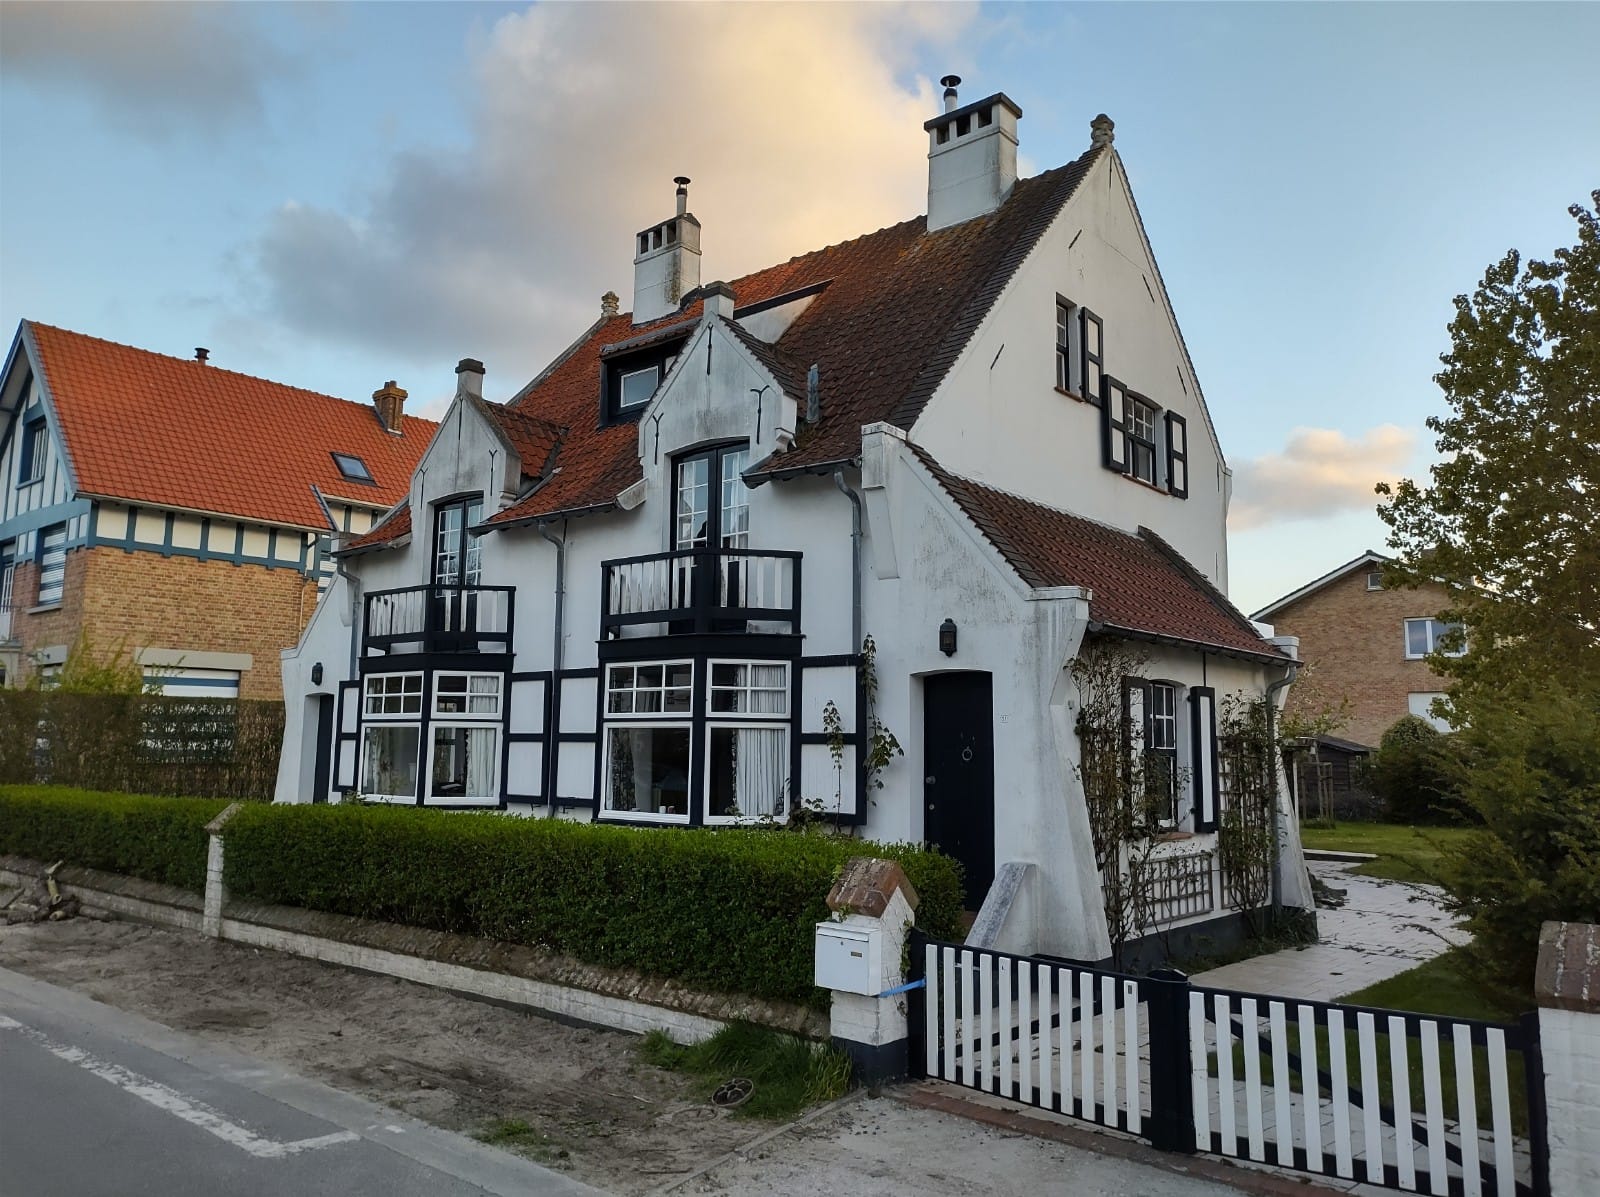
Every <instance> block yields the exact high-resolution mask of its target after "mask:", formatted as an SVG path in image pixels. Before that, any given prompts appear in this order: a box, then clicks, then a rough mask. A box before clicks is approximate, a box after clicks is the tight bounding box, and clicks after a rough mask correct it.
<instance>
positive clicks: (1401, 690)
mask: <svg viewBox="0 0 1600 1197" xmlns="http://www.w3.org/2000/svg"><path fill="white" fill-rule="evenodd" d="M1388 560H1389V558H1387V557H1385V556H1383V555H1382V554H1381V553H1376V552H1373V551H1372V550H1370V549H1369V550H1368V551H1367V552H1365V553H1362V554H1361V556H1359V557H1357V558H1356V559H1355V560H1353V561H1347V562H1345V563H1344V564H1343V565H1341V566H1339V568H1338V569H1335V570H1333V571H1332V572H1330V573H1326V574H1324V575H1323V576H1322V577H1320V578H1317V579H1316V580H1315V581H1313V582H1308V583H1307V584H1306V585H1304V586H1302V587H1300V588H1299V589H1298V590H1294V591H1291V592H1290V593H1288V594H1286V595H1284V596H1283V597H1282V598H1280V599H1277V600H1276V601H1274V602H1271V603H1268V604H1267V605H1266V606H1265V607H1263V608H1261V610H1259V611H1257V612H1256V613H1255V614H1254V615H1253V616H1252V617H1251V618H1253V619H1257V620H1270V621H1271V623H1272V626H1273V627H1274V628H1276V629H1277V631H1278V632H1279V633H1280V634H1282V635H1285V636H1298V637H1299V638H1300V660H1301V661H1302V662H1303V663H1304V665H1305V667H1306V670H1307V672H1308V674H1309V677H1308V682H1309V684H1307V685H1305V686H1303V687H1295V688H1293V689H1291V690H1290V692H1289V701H1288V704H1287V706H1286V708H1285V709H1286V711H1287V712H1288V713H1289V714H1291V715H1292V714H1306V713H1308V712H1307V711H1306V710H1305V706H1306V705H1307V704H1308V703H1310V702H1312V701H1319V702H1320V701H1323V700H1329V699H1331V700H1333V701H1337V700H1338V699H1339V698H1340V697H1341V696H1342V697H1344V698H1347V699H1348V700H1349V702H1350V718H1349V721H1348V722H1347V723H1346V724H1345V725H1344V726H1343V727H1342V728H1340V729H1339V735H1340V736H1342V737H1345V738H1346V739H1348V740H1350V741H1353V742H1354V743H1355V744H1358V745H1365V746H1366V747H1368V748H1374V747H1376V746H1377V744H1378V741H1379V739H1381V738H1382V736H1383V733H1384V732H1385V731H1386V730H1387V729H1388V728H1389V727H1390V725H1392V724H1393V723H1394V722H1395V720H1397V719H1400V718H1402V717H1403V716H1405V715H1420V716H1422V717H1423V718H1424V719H1428V720H1429V721H1430V722H1432V723H1433V724H1434V725H1435V726H1437V727H1439V728H1441V729H1442V730H1448V729H1447V728H1446V727H1445V725H1444V724H1443V723H1442V722H1441V721H1440V720H1438V719H1435V718H1433V716H1432V715H1430V713H1429V707H1430V706H1431V704H1432V702H1433V700H1434V699H1435V698H1438V697H1440V696H1441V695H1443V694H1444V692H1445V690H1446V688H1447V686H1448V682H1447V681H1446V680H1445V679H1444V678H1442V677H1440V676H1439V675H1438V674H1437V673H1435V672H1434V671H1433V670H1432V669H1431V668H1429V666H1428V662H1427V660H1426V659H1425V658H1426V657H1427V655H1428V653H1429V652H1430V651H1431V650H1432V649H1433V647H1434V645H1435V644H1436V643H1437V642H1438V640H1439V637H1440V635H1441V634H1442V631H1443V629H1444V628H1445V626H1446V625H1445V624H1444V623H1443V622H1442V621H1441V620H1439V619H1438V618H1437V616H1438V613H1439V612H1440V611H1442V610H1443V609H1444V608H1445V607H1446V605H1447V604H1448V599H1447V597H1446V594H1445V588H1444V587H1443V586H1441V585H1429V586H1419V587H1417V588H1416V589H1414V590H1413V589H1398V590H1390V589H1386V588H1385V587H1384V585H1383V576H1382V571H1383V567H1384V565H1385V563H1386V562H1388ZM1311 679H1314V681H1312V680H1311ZM1297 704H1298V705H1297Z"/></svg>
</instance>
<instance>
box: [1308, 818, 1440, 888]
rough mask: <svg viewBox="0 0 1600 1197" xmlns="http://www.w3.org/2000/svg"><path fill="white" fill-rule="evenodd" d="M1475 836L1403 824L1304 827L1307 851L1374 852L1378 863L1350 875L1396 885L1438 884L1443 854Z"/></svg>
mask: <svg viewBox="0 0 1600 1197" xmlns="http://www.w3.org/2000/svg"><path fill="white" fill-rule="evenodd" d="M1470 834H1472V829H1471V828H1467V827H1409V826H1406V825H1405V824H1402V823H1340V824H1339V825H1338V826H1336V827H1332V828H1327V827H1302V828H1301V829H1300V839H1301V842H1302V843H1304V844H1305V846H1306V847H1307V848H1322V849H1325V850H1328V851H1333V852H1372V853H1375V854H1376V855H1377V857H1378V859H1377V860H1369V861H1367V862H1366V863H1365V864H1361V865H1357V866H1356V867H1355V868H1354V869H1352V870H1351V872H1353V873H1356V874H1359V875H1360V876H1363V877H1388V878H1391V879H1392V880H1395V881H1425V882H1434V883H1436V882H1437V878H1438V875H1439V865H1440V862H1441V861H1442V860H1443V857H1444V850H1445V849H1446V848H1448V847H1451V846H1453V845H1455V844H1458V843H1460V842H1461V841H1462V840H1463V839H1464V838H1465V837H1466V836H1468V835H1470Z"/></svg>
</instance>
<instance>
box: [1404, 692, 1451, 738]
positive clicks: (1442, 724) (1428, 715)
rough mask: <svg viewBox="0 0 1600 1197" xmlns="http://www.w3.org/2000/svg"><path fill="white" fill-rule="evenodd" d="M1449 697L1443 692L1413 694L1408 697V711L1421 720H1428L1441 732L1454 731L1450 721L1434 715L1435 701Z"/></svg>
mask: <svg viewBox="0 0 1600 1197" xmlns="http://www.w3.org/2000/svg"><path fill="white" fill-rule="evenodd" d="M1448 697H1449V696H1448V695H1447V694H1445V693H1444V692H1443V691H1441V690H1432V691H1418V692H1413V693H1411V694H1407V695H1406V710H1408V711H1410V712H1411V713H1412V714H1413V715H1415V716H1417V718H1419V719H1426V720H1427V721H1428V722H1429V723H1431V724H1432V725H1433V726H1434V727H1435V728H1437V729H1438V730H1439V731H1442V732H1447V731H1450V730H1452V729H1451V727H1450V723H1449V721H1448V720H1446V719H1442V718H1440V717H1439V716H1438V715H1435V714H1434V713H1433V704H1434V700H1435V699H1440V698H1448Z"/></svg>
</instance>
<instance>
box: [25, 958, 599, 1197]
mask: <svg viewBox="0 0 1600 1197" xmlns="http://www.w3.org/2000/svg"><path fill="white" fill-rule="evenodd" d="M596 1192H597V1190H595V1189H591V1188H588V1187H587V1186H585V1185H582V1184H579V1183H578V1182H577V1181H574V1180H572V1179H570V1178H569V1177H566V1176H563V1175H561V1174H560V1173H557V1172H552V1171H550V1170H549V1169H546V1168H541V1167H539V1166H538V1165H536V1164H533V1163H531V1162H529V1161H526V1160H523V1159H521V1158H520V1157H517V1156H513V1155H509V1154H507V1153H505V1152H502V1151H499V1150H497V1149H494V1148H490V1147H486V1146H484V1145H482V1144H479V1143H476V1142H473V1141H472V1140H470V1139H466V1138H463V1137H461V1136H459V1135H453V1134H450V1133H449V1132H447V1131H442V1130H439V1129H437V1128H435V1127H430V1126H427V1125H425V1124H423V1123H420V1122H417V1121H415V1120H413V1119H410V1118H406V1117H404V1116H402V1115H398V1114H396V1113H395V1112H394V1111H392V1110H389V1109H386V1108H384V1107H382V1106H377V1105H373V1104H371V1103H370V1102H366V1101H363V1100H362V1099H360V1098H357V1097H354V1096H351V1095H350V1094H347V1093H340V1092H338V1091H337V1090H334V1089H330V1088H328V1087H327V1086H325V1085H321V1084H318V1083H316V1082H314V1081H308V1080H306V1079H304V1078H302V1077H298V1076H295V1075H294V1074H292V1073H289V1072H286V1071H284V1070H283V1069H282V1068H279V1067H278V1066H276V1065H273V1064H269V1063H266V1062H264V1061H261V1060H256V1059H253V1058H251V1057H248V1056H244V1055H240V1054H238V1053H233V1052H228V1051H226V1050H222V1049H218V1048H213V1047H210V1046H209V1045H205V1044H202V1043H200V1042H199V1041H198V1040H195V1039H193V1038H191V1037H190V1036H187V1035H182V1034H179V1033H177V1032H174V1031H171V1030H169V1029H167V1028H166V1027H162V1026H160V1025H159V1024H157V1023H153V1022H151V1021H149V1020H148V1019H144V1018H140V1017H139V1016H137V1015H134V1014H128V1013H125V1012H123V1011H120V1010H116V1009H113V1008H112V1007H110V1006H106V1005H103V1004H101V1003H100V1002H96V1001H94V1000H92V999H90V998H86V997H84V996H82V995H80V994H76V993H73V992H71V991H69V990H66V989H61V988H59V987H57V986H54V985H48V984H46V983H44V982H42V981H36V980H33V979H32V978H30V977H25V976H23V975H21V974H20V973H14V972H11V971H9V970H6V969H0V1197H11V1195H12V1194H19V1195H20V1194H30V1195H37V1197H49V1195H51V1194H66V1193H71V1194H73V1195H74V1197H102V1195H103V1197H135V1195H138V1194H151V1195H158V1197H211V1195H213V1194H228V1195H229V1197H257V1195H260V1197H280V1195H281V1197H316V1195H320V1194H329V1195H330V1197H332V1195H335V1194H337V1195H338V1197H410V1195H412V1194H417V1195H418V1197H421V1195H423V1194H426V1195H427V1197H458V1195H467V1194H474V1195H477V1194H484V1193H491V1194H507V1195H511V1194H516V1195H518V1197H578V1195H589V1194H595V1193H596Z"/></svg>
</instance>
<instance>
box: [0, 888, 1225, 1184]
mask: <svg viewBox="0 0 1600 1197" xmlns="http://www.w3.org/2000/svg"><path fill="white" fill-rule="evenodd" d="M0 967H5V968H10V969H14V970H16V971H18V972H22V973H26V974H28V975H30V976H33V977H36V978H39V979H40V980H43V981H48V982H51V983H53V984H57V985H62V986H65V987H68V988H71V989H75V990H78V991H79V992H82V993H85V994H87V995H89V996H90V997H93V998H96V999H98V1000H99V1001H102V1002H105V1003H107V1004H108V1005H112V1006H117V1007H120V1008H122V1009H124V1010H130V1011H133V1012H135V1013H138V1014H142V1015H144V1016H145V1017H147V1018H150V1019H153V1020H155V1021H157V1022H160V1023H164V1024H165V1025H167V1026H170V1027H173V1028H176V1029H178V1030H182V1031H186V1032H188V1033H190V1034H193V1035H196V1036H198V1037H200V1038H202V1039H207V1040H211V1041H214V1042H216V1043H219V1044H224V1045H227V1046H229V1047H232V1048H234V1049H236V1050H239V1051H243V1052H247V1053H250V1054H252V1055H255V1056H259V1057H263V1058H266V1059H269V1060H272V1061H274V1062H276V1063H279V1064H282V1065H284V1066H286V1067H288V1068H290V1069H292V1070H294V1071H295V1072H298V1073H301V1074H303V1075H306V1076H310V1077H313V1078H315V1079H317V1080H320V1081H323V1082H324V1083H326V1084H329V1085H332V1086H334V1087H335V1088H338V1089H343V1090H346V1091H348V1092H353V1093H358V1094H360V1095H361V1096H363V1097H366V1098H368V1099H370V1100H374V1101H378V1102H382V1103H386V1104H388V1105H390V1106H393V1107H394V1108H396V1109H399V1110H403V1111H405V1112H406V1113H408V1114H411V1115H412V1116H414V1117H417V1118H420V1119H423V1120H425V1121H427V1122H431V1123H434V1124H435V1125H438V1126H441V1127H444V1128H446V1129H448V1130H454V1131H460V1132H464V1133H468V1134H474V1133H480V1132H483V1131H485V1130H488V1129H490V1128H491V1127H493V1126H494V1125H496V1124H497V1123H500V1122H502V1121H503V1120H512V1119H514V1120H519V1121H521V1122H524V1123H527V1124H528V1126H529V1127H530V1128H532V1133H531V1134H528V1135H522V1136H519V1137H518V1138H517V1139H516V1140H515V1141H506V1142H502V1143H501V1146H503V1147H505V1148H506V1149H508V1150H517V1151H521V1152H522V1153H523V1154H526V1155H528V1156H529V1157H531V1158H533V1159H535V1160H537V1161H538V1162H540V1163H542V1164H545V1165H547V1166H550V1167H555V1168H558V1169H562V1170H564V1171H567V1172H569V1173H571V1174H572V1175H573V1176H575V1177H577V1178H578V1179H580V1180H583V1181H586V1182H588V1183H589V1184H592V1185H595V1186H597V1187H599V1188H603V1189H607V1190H609V1191H611V1192H615V1193H620V1194H642V1193H649V1192H652V1191H654V1190H658V1189H664V1188H669V1187H670V1188H673V1189H674V1191H675V1192H677V1193H693V1194H711V1193H714V1194H739V1195H740V1197H744V1195H749V1197H758V1195H759V1197H786V1195H788V1194H794V1193H799V1194H805V1197H834V1195H838V1197H846V1195H848V1197H860V1195H863V1194H870V1195H872V1197H958V1195H963V1197H964V1195H968V1194H978V1193H995V1194H1016V1195H1017V1197H1023V1195H1027V1197H1035V1195H1037V1194H1039V1193H1071V1194H1073V1195H1074V1197H1093V1195H1096V1194H1119V1195H1121V1194H1125V1195H1127V1197H1228V1194H1230V1193H1231V1192H1232V1191H1233V1190H1232V1189H1231V1188H1230V1187H1225V1186H1224V1185H1221V1184H1218V1183H1216V1182H1215V1181H1214V1180H1203V1179H1200V1178H1199V1177H1195V1176H1183V1175H1175V1174H1173V1173H1172V1172H1170V1171H1166V1170H1163V1169H1158V1168H1155V1167H1151V1166H1149V1165H1147V1164H1140V1163H1136V1162H1132V1161H1129V1160H1122V1159H1112V1158H1107V1157H1105V1156H1103V1155H1101V1154H1099V1153H1096V1152H1092V1151H1085V1150H1082V1149H1080V1148H1075V1147H1070V1146H1066V1145H1064V1144H1061V1143H1055V1142H1048V1141H1045V1140H1042V1139H1036V1138H1033V1137H1031V1136H1027V1135H1019V1134H1016V1133H1014V1132H1010V1131H1005V1130H1000V1129H995V1128H992V1127H988V1126H984V1125H980V1124H978V1123H975V1122H972V1121H969V1120H967V1119H964V1118H956V1117H952V1116H950V1115H949V1114H944V1113H940V1112H937V1111H934V1110H928V1109H918V1108H914V1107H912V1106H909V1105H906V1104H904V1103H902V1102H900V1101H892V1100H871V1099H868V1098H866V1097H864V1096H862V1095H859V1094H858V1095H856V1096H855V1097H854V1098H852V1099H847V1100H846V1101H845V1102H844V1103H842V1104H840V1105H839V1106H836V1107H831V1108H825V1109H822V1110H819V1111H816V1112H814V1114H813V1116H811V1117H809V1118H807V1119H805V1120H804V1124H803V1125H800V1126H797V1127H790V1128H787V1129H780V1128H778V1127H775V1126H774V1124H772V1123H765V1122H759V1121H754V1120H751V1119H739V1118H733V1117H731V1116H729V1115H728V1114H726V1113H723V1112H719V1111H715V1110H713V1109H711V1108H710V1107H709V1106H708V1105H706V1104H705V1103H703V1102H700V1101H697V1100H695V1099H694V1098H692V1097H691V1096H690V1095H689V1094H688V1093H687V1091H686V1088H685V1085H684V1083H683V1082H682V1081H681V1079H680V1078H679V1077H677V1076H676V1075H674V1074H671V1073H665V1072H661V1071H660V1070H658V1069H656V1068H653V1067H651V1066H650V1065H648V1064H645V1063H643V1062H642V1061H640V1060H639V1059H638V1056H637V1048H638V1044H639V1040H638V1039H637V1038H635V1037H634V1036H631V1035H623V1034H618V1033H614V1032H609V1031H598V1030H593V1029H589V1028H583V1027H571V1026H565V1025H563V1024H560V1023H557V1022H553V1021H550V1020H549V1019H544V1018H538V1017H535V1016H533V1015H530V1014H526V1013H522V1012H520V1011H516V1010H511V1009H506V1008H502V1007H499V1006H493V1005H488V1004H485V1003H483V1002H479V1001H473V1000H469V999H467V998H461V997H457V996H455V995H453V994H449V993H445V992H443V991H440V990H436V989H429V988H426V987H424V986H421V985H415V984H412V983H410V982H407V981H399V980H395V979H394V978H390V977H379V976H373V975H370V974H366V973H358V972H354V971H351V970H348V969H343V968H340V967H337V966H335V965H329V964H323V963H320V962H318V961H312V960H302V959H300V958H298V957H294V956H285V955H280V954H277V953H274V952H268V951H263V950H260V949H257V948H248V947H241V946H239V945H237V944H230V943H223V942H219V941H216V940H210V939H205V938H202V937H201V936H199V935H195V934H192V933H185V932H178V931H171V930H166V929H164V928H156V927H148V926H145V925H143V924H138V923H131V922H101V921H96V920H92V919H88V918H81V917H80V918H75V919H71V920H69V921H66V922H60V923H40V924H31V925H20V924H19V925H14V926H4V925H0ZM773 1132H777V1133H775V1134H774V1133H773ZM745 1148H748V1150H741V1149H745ZM730 1153H732V1154H730ZM713 1162H716V1167H714V1168H711V1169H710V1170H709V1171H705V1172H703V1173H702V1169H704V1168H705V1167H706V1165H709V1164H712V1163H713ZM680 1182H681V1183H680Z"/></svg>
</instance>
